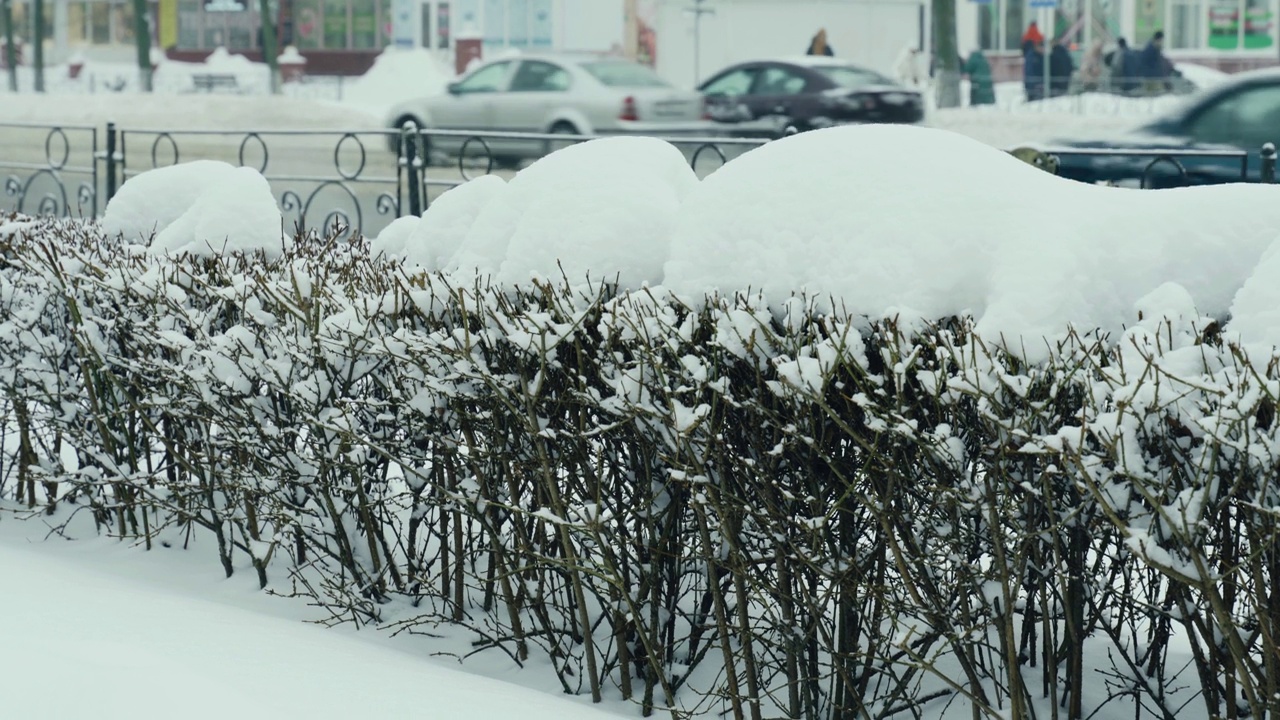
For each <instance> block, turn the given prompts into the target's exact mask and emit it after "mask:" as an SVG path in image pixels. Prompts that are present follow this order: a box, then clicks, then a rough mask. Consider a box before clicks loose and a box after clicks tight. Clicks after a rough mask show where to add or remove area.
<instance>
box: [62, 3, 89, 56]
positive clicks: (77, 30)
mask: <svg viewBox="0 0 1280 720" xmlns="http://www.w3.org/2000/svg"><path fill="white" fill-rule="evenodd" d="M84 5H85V4H84V3H82V2H72V3H67V44H69V45H83V44H85V43H87V42H89V33H88V32H87V27H86V26H87V25H88V17H89V13H88V10H87V9H86V8H85V6H84Z"/></svg>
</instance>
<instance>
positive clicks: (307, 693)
mask: <svg viewBox="0 0 1280 720" xmlns="http://www.w3.org/2000/svg"><path fill="white" fill-rule="evenodd" d="M6 519H7V518H6ZM22 525H29V524H24V523H15V522H4V521H0V528H4V527H5V526H9V528H11V529H8V530H6V531H5V532H4V535H3V538H2V539H0V574H2V575H3V577H4V579H5V586H6V588H10V589H14V588H24V590H23V591H21V592H4V593H0V637H3V638H4V648H5V658H6V661H5V662H3V663H0V670H2V675H3V677H4V687H5V688H6V689H7V690H9V691H8V692H6V693H5V701H4V702H5V709H4V713H5V716H6V717H13V718H42V717H63V718H72V717H98V718H107V719H115V718H120V719H124V718H128V719H130V720H150V719H152V718H154V719H156V720H159V719H160V718H172V717H175V716H181V717H183V718H189V719H191V720H204V719H205V718H209V719H213V718H233V717H235V718H266V717H274V718H311V719H314V720H322V719H324V718H334V719H335V720H337V719H338V718H361V717H369V716H370V708H373V707H376V708H377V712H376V715H377V716H379V717H432V718H463V717H476V718H514V717H519V718H523V719H525V720H552V719H554V720H562V719H563V720H588V719H591V718H598V719H603V718H610V717H612V718H617V717H632V716H635V711H634V710H632V708H630V707H628V706H625V705H621V704H617V703H615V704H614V706H613V707H612V708H610V709H611V710H613V712H610V710H607V709H605V708H602V707H599V706H595V707H593V706H591V705H589V698H588V699H570V698H567V697H564V696H557V695H554V694H551V693H544V692H539V691H537V690H532V689H529V688H526V687H521V686H518V685H513V684H510V683H508V682H503V681H502V680H495V679H488V678H484V677H480V676H477V675H475V674H471V673H468V672H464V671H462V670H459V669H455V668H453V667H449V666H448V665H446V664H445V663H446V662H447V661H441V660H437V659H432V658H427V657H422V656H420V655H415V654H413V653H412V652H411V650H412V649H413V646H411V645H409V644H407V643H403V642H401V643H393V642H390V641H386V640H385V639H381V640H380V639H379V638H378V636H376V635H374V634H373V633H364V634H361V635H358V636H353V635H352V634H350V633H347V632H342V631H335V630H329V629H325V628H323V627H319V626H317V625H310V624H305V623H303V622H299V620H300V619H301V618H299V617H297V616H293V617H280V616H279V614H280V613H282V612H286V611H287V610H288V609H291V608H297V607H298V606H297V605H295V604H292V603H288V602H287V601H282V600H279V599H273V598H269V597H267V596H265V595H263V594H261V593H258V592H256V591H255V589H254V588H253V587H252V586H250V585H246V584H245V583H243V582H236V581H234V580H224V581H218V580H217V579H216V578H214V577H211V576H210V575H209V574H208V573H207V572H205V571H206V570H207V567H206V566H205V565H203V563H196V564H195V567H194V568H193V567H192V561H191V559H190V558H189V557H185V556H187V555H189V553H183V552H181V551H177V550H157V551H156V552H154V553H150V554H148V556H146V557H136V555H139V554H140V553H134V552H131V551H129V550H128V549H126V548H123V547H120V546H118V545H117V546H116V547H114V548H113V547H112V544H114V543H111V542H110V541H105V540H102V541H95V540H84V541H81V542H78V543H65V542H56V541H54V542H50V543H38V542H37V543H30V541H29V540H28V539H27V538H25V537H22V536H21V535H19V534H18V533H19V531H21V530H26V529H29V528H23V527H21V526H22ZM157 556H163V557H157ZM310 619H314V618H310ZM140 693H141V694H140Z"/></svg>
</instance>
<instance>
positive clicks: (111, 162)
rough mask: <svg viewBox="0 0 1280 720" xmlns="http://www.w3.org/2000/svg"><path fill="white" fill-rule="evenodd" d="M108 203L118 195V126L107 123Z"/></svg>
mask: <svg viewBox="0 0 1280 720" xmlns="http://www.w3.org/2000/svg"><path fill="white" fill-rule="evenodd" d="M106 154H107V202H111V198H113V197H115V195H116V124H115V123H113V122H109V123H107V153H106Z"/></svg>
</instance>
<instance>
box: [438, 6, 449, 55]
mask: <svg viewBox="0 0 1280 720" xmlns="http://www.w3.org/2000/svg"><path fill="white" fill-rule="evenodd" d="M449 20H450V18H449V3H447V2H438V3H436V47H437V48H440V49H442V50H444V49H448V47H449V42H450V41H451V39H452V37H453V34H452V31H451V30H450V27H451V26H450V23H449Z"/></svg>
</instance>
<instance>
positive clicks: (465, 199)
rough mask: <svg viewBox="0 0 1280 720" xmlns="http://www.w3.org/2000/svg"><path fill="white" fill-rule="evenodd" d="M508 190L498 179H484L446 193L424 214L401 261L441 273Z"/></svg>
mask: <svg viewBox="0 0 1280 720" xmlns="http://www.w3.org/2000/svg"><path fill="white" fill-rule="evenodd" d="M506 188H507V182H506V181H505V180H503V179H502V178H501V177H499V176H498V175H481V176H480V177H478V178H476V179H474V180H471V181H469V182H465V183H463V184H461V185H459V186H457V187H455V188H452V189H451V190H449V191H447V192H445V193H444V194H442V195H441V196H440V197H438V198H436V200H435V202H433V203H431V205H429V206H428V207H427V211H426V212H424V213H422V222H420V223H418V224H417V226H415V228H414V230H413V232H412V233H411V234H410V235H409V237H408V238H407V240H406V242H405V246H404V248H403V251H402V252H401V253H400V257H403V258H404V261H405V264H407V265H409V266H412V267H420V268H422V269H424V270H431V271H435V270H440V269H441V268H443V267H444V265H445V263H446V262H448V260H449V258H451V257H453V255H454V253H456V252H458V248H460V247H461V246H462V242H463V240H465V239H466V237H467V233H468V232H470V230H471V226H472V225H474V224H475V221H476V218H477V217H479V216H480V212H481V211H483V210H484V208H485V207H486V206H487V205H488V204H489V203H490V202H492V201H493V199H494V198H497V197H499V196H500V195H501V194H502V192H503V191H504V190H506Z"/></svg>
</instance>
